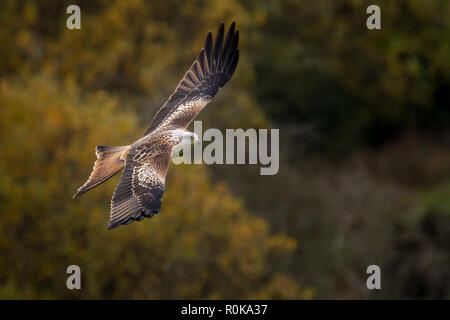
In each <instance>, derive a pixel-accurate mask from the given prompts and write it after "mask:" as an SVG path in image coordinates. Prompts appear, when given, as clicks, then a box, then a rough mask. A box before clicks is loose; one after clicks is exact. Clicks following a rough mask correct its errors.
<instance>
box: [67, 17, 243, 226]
mask: <svg viewBox="0 0 450 320" xmlns="http://www.w3.org/2000/svg"><path fill="white" fill-rule="evenodd" d="M238 42H239V32H238V31H237V30H235V23H234V22H233V23H232V24H231V26H230V28H229V30H228V32H227V34H226V36H224V24H223V23H222V24H221V25H220V27H219V30H218V31H217V35H216V39H215V41H213V37H212V34H211V32H209V33H208V35H207V36H206V41H205V47H204V48H203V49H201V50H200V52H199V54H198V57H197V59H196V60H195V61H194V63H192V66H191V67H190V69H189V70H188V71H187V72H186V73H185V75H184V77H183V79H182V80H181V81H180V83H179V84H178V86H177V87H176V89H175V91H174V92H173V93H172V95H171V96H170V97H169V99H168V100H167V101H166V102H165V103H164V105H163V106H162V107H161V109H159V111H158V112H157V113H156V115H155V117H154V118H153V120H152V122H151V123H150V126H149V128H148V129H147V131H146V132H145V135H144V137H142V138H141V139H139V140H137V141H135V142H133V143H132V144H131V145H129V146H97V147H96V150H95V153H96V155H97V161H96V162H95V164H94V168H93V170H92V173H91V175H90V177H89V179H88V180H87V181H86V183H85V184H84V185H82V186H81V187H80V188H79V189H78V190H77V192H76V194H75V195H74V198H75V197H77V196H79V195H80V194H83V193H85V192H86V191H89V190H91V189H92V188H94V187H96V186H98V185H99V184H101V183H103V182H105V181H106V180H108V179H109V178H111V177H112V176H113V175H114V174H116V173H117V172H119V171H120V170H122V169H124V172H123V175H122V178H121V180H120V182H119V184H118V185H117V187H116V190H115V191H114V194H113V197H112V200H111V213H110V223H109V226H108V229H113V228H116V227H118V226H120V225H122V224H129V223H131V222H133V221H141V220H142V219H144V218H151V217H152V216H153V214H155V213H159V212H160V210H161V198H162V196H163V194H164V187H165V178H166V174H167V169H168V168H169V163H170V159H171V157H172V152H173V149H174V148H177V147H180V146H181V145H183V144H186V143H191V142H192V141H195V140H197V139H198V137H197V136H196V134H195V133H192V132H189V131H187V130H186V128H187V127H188V126H189V124H190V123H191V122H192V120H194V118H195V117H196V116H197V114H198V113H199V112H200V111H201V110H202V109H203V108H204V107H205V106H206V105H207V104H208V103H209V102H210V101H211V100H212V99H213V97H214V96H215V95H216V93H217V91H218V90H219V88H221V87H223V86H224V85H225V84H226V83H227V82H228V80H230V78H231V76H232V75H233V73H234V71H235V70H236V66H237V63H238V60H239V49H238Z"/></svg>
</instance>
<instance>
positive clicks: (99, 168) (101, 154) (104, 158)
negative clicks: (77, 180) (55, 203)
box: [73, 146, 130, 198]
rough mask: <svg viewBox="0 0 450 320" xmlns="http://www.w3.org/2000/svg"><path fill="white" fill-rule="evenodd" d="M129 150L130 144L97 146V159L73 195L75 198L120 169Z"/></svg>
mask: <svg viewBox="0 0 450 320" xmlns="http://www.w3.org/2000/svg"><path fill="white" fill-rule="evenodd" d="M129 150H130V146H119V147H116V146H97V147H96V148H95V154H96V155H97V161H95V163H94V168H93V169H92V173H91V175H90V176H89V179H88V180H87V181H86V183H85V184H83V185H82V186H81V187H80V188H79V189H78V190H77V193H75V195H74V196H73V197H74V198H76V197H78V196H79V195H80V194H83V193H85V192H86V191H89V190H91V189H92V188H95V187H96V186H98V185H99V184H101V183H103V182H105V181H106V180H108V179H109V178H111V177H112V176H113V175H115V174H116V173H117V172H119V171H120V170H122V169H123V167H124V165H125V159H126V156H127V154H128V151H129Z"/></svg>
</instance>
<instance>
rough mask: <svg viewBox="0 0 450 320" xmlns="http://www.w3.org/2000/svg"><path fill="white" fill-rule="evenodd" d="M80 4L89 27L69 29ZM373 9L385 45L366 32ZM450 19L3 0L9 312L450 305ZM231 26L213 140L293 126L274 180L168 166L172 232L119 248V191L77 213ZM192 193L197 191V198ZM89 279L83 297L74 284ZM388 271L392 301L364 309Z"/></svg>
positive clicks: (1, 97) (3, 283) (0, 178)
mask: <svg viewBox="0 0 450 320" xmlns="http://www.w3.org/2000/svg"><path fill="white" fill-rule="evenodd" d="M73 3H76V4H78V5H79V6H80V7H81V11H82V17H81V20H82V22H81V24H82V29H81V30H73V31H70V30H68V29H67V28H66V27H65V20H66V18H67V14H66V13H65V12H66V8H67V6H68V5H69V4H73ZM369 4H378V5H379V6H380V7H381V12H382V18H381V23H382V30H377V31H369V30H367V28H366V26H365V20H366V17H367V14H366V13H365V12H366V8H367V6H368V5H369ZM449 13H450V3H449V2H448V1H444V0H430V1H419V0H399V1H390V2H386V1H383V2H379V3H377V2H373V1H364V0H336V1H327V0H317V1H295V0H277V1H256V0H250V1H248V0H246V1H243V0H230V1H221V0H215V1H207V0H195V1H176V0H166V1H163V2H161V1H144V0H132V1H118V0H114V1H107V0H99V1H86V0H79V1H51V0H41V1H37V0H24V1H14V0H4V1H3V2H2V10H0V106H2V112H1V113H0V200H1V201H2V208H1V209H0V214H1V219H0V297H1V298H236V299H237V298H313V297H317V298H449V297H450V277H449V273H448V270H449V265H450V261H449V260H450V247H449V243H450V239H449V235H450V220H449V218H450V206H449V199H450V189H449V181H450V150H449V148H448V146H449V145H450V132H449V127H450V126H449V125H450V112H449V110H450V108H449V102H450V98H449V92H450V62H449V61H450V60H449V56H450V42H449V41H448V38H449V35H450V20H449V19H448V17H449ZM222 20H223V21H225V22H226V23H227V24H229V23H230V22H231V21H233V20H234V21H236V22H237V25H238V28H239V30H240V47H241V59H240V62H239V66H238V68H237V71H236V74H235V76H234V77H233V79H232V81H230V83H229V84H228V85H227V86H226V87H225V88H224V89H222V90H221V91H220V93H219V94H218V95H217V97H216V98H215V99H214V101H213V102H212V103H211V104H210V105H209V106H208V107H207V108H206V109H205V110H204V111H203V112H202V113H201V114H200V115H199V117H198V119H200V120H203V121H204V123H203V128H204V129H205V128H208V127H216V128H234V127H242V128H250V127H256V128H258V127H270V126H274V127H279V128H280V129H281V130H280V133H281V145H280V148H281V155H280V156H281V159H280V161H281V164H280V172H279V174H278V175H276V176H270V177H269V176H259V169H258V168H257V166H219V165H216V166H209V167H206V166H187V165H186V166H173V165H172V166H171V168H170V170H169V173H168V181H167V190H166V194H165V195H164V198H163V211H162V213H161V215H160V216H156V217H154V218H153V219H152V220H146V221H144V222H141V223H133V224H131V225H129V226H127V227H121V228H119V229H117V230H115V231H112V232H111V231H107V230H106V225H107V219H108V217H107V213H108V210H109V208H108V204H109V200H110V197H111V194H112V191H113V189H114V187H115V184H116V183H117V181H118V179H119V177H115V178H113V179H112V181H109V182H107V183H105V184H104V185H102V186H101V187H99V188H97V189H95V190H93V191H91V192H89V193H88V194H87V195H85V196H83V197H81V198H80V199H77V200H76V201H75V200H73V199H72V198H71V196H72V195H73V193H74V191H75V190H76V188H77V187H79V185H80V184H81V183H83V182H84V179H85V178H86V177H87V176H88V175H89V172H90V168H91V167H92V162H93V160H94V152H93V150H94V147H95V146H96V145H98V144H105V145H123V144H129V143H130V142H131V141H134V140H135V139H137V138H138V137H140V136H141V135H142V133H143V132H144V130H145V128H146V126H147V125H148V122H149V121H150V119H151V118H152V116H153V115H154V113H155V112H156V110H157V109H158V108H159V107H160V106H161V104H162V103H163V102H164V101H165V100H166V98H167V97H168V96H169V94H170V93H171V92H172V90H173V89H174V87H175V86H176V84H177V83H178V81H179V79H180V78H181V77H182V75H183V74H184V72H185V71H186V69H187V67H188V66H189V65H190V64H191V63H192V60H193V58H194V57H195V56H196V54H197V52H198V50H199V48H201V47H202V45H203V41H204V36H205V34H206V32H207V31H208V30H212V31H214V30H215V29H216V28H217V26H218V23H219V22H220V21H222ZM194 186H195V192H192V188H193V187H194ZM70 264H78V265H80V267H81V269H82V272H83V283H82V286H83V290H81V292H70V291H69V290H67V289H66V287H65V280H66V276H67V275H66V274H65V268H66V267H67V266H68V265H70ZM370 264H378V265H380V267H381V270H382V290H381V291H378V292H369V291H368V290H367V288H366V286H365V283H366V277H367V275H366V273H365V272H366V267H367V266H368V265H370Z"/></svg>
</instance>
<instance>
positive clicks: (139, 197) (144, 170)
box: [108, 149, 170, 229]
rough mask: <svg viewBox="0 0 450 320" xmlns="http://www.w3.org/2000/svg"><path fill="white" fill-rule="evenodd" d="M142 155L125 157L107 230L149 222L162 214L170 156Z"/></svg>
mask: <svg viewBox="0 0 450 320" xmlns="http://www.w3.org/2000/svg"><path fill="white" fill-rule="evenodd" d="M141 151H142V152H140V153H139V152H138V153H134V154H133V155H129V156H128V157H127V161H126V164H125V170H124V173H123V176H122V179H121V180H120V182H119V184H118V185H117V188H116V190H115V191H114V195H113V197H112V200H111V213H110V223H109V226H108V229H114V228H116V227H118V226H120V225H122V224H129V223H131V222H133V221H141V220H143V219H144V218H151V217H152V216H153V214H155V213H159V212H160V210H161V198H162V196H163V193H164V184H165V177H166V173H167V169H168V167H169V162H170V152H162V153H157V154H153V153H152V152H150V150H148V149H147V150H145V149H143V150H141Z"/></svg>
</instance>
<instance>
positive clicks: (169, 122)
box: [145, 22, 239, 135]
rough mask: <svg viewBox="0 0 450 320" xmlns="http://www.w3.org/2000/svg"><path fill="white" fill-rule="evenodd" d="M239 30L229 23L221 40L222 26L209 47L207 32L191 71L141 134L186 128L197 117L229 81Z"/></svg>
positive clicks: (237, 54)
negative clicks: (165, 128) (170, 128)
mask: <svg viewBox="0 0 450 320" xmlns="http://www.w3.org/2000/svg"><path fill="white" fill-rule="evenodd" d="M238 42H239V31H237V30H236V31H235V23H234V22H233V23H232V24H231V26H230V29H229V30H228V33H227V35H226V37H225V41H224V24H223V23H222V24H221V25H220V27H219V30H218V31H217V37H216V40H215V43H214V46H213V39H212V34H211V32H209V33H208V35H207V37H206V42H205V48H203V49H202V50H201V51H200V53H199V54H198V57H197V60H195V61H194V63H193V64H192V66H191V68H190V69H189V70H188V71H187V72H186V74H185V75H184V77H183V79H182V80H181V81H180V83H179V84H178V86H177V88H176V89H175V91H174V92H173V93H172V95H171V96H170V97H169V100H167V101H166V103H165V104H164V105H163V106H162V108H161V109H159V111H158V112H157V113H156V115H155V117H154V118H153V120H152V122H151V124H150V127H149V128H148V130H147V131H146V133H145V135H148V134H149V133H151V132H153V131H155V130H158V129H160V128H162V127H167V126H174V127H180V128H184V129H185V128H187V126H188V125H189V124H190V123H191V122H192V120H193V119H194V118H195V117H196V116H197V114H198V113H199V112H200V111H201V110H202V109H203V108H204V107H205V106H206V104H208V102H209V101H211V100H212V98H213V97H214V96H215V95H216V93H217V91H218V90H219V88H221V87H223V86H224V85H225V84H226V83H227V82H228V80H230V78H231V76H232V75H233V73H234V71H235V70H236V66H237V63H238V60H239V50H238Z"/></svg>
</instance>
